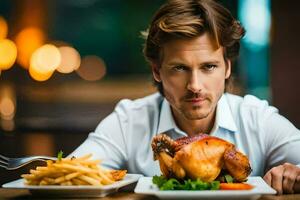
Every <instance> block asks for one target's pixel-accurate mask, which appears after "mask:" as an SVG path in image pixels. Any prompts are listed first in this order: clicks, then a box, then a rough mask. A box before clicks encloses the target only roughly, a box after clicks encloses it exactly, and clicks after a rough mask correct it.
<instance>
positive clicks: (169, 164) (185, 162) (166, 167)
mask: <svg viewBox="0 0 300 200" xmlns="http://www.w3.org/2000/svg"><path fill="white" fill-rule="evenodd" d="M151 145H152V150H153V153H154V160H158V161H159V165H160V169H161V171H162V174H163V175H164V176H165V177H168V178H170V177H175V178H179V179H183V178H186V177H188V178H191V179H197V178H200V179H201V180H203V181H208V182H210V181H213V180H215V179H216V178H217V177H218V176H219V174H220V172H221V170H222V169H225V170H227V171H228V172H229V174H230V175H231V176H232V177H233V178H234V179H235V180H236V181H238V182H242V181H245V180H246V179H247V177H248V176H249V174H250V173H251V167H250V163H249V160H248V158H247V157H246V156H245V155H243V154H242V153H241V152H239V151H237V150H236V149H235V146H234V145H233V144H231V143H229V142H227V141H225V140H222V139H220V138H217V137H213V136H209V135H207V134H199V135H197V136H194V137H183V138H179V139H177V140H172V139H171V138H170V137H168V136H167V135H165V134H160V135H157V136H155V137H154V138H153V140H152V144H151Z"/></svg>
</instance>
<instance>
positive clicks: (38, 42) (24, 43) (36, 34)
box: [15, 27, 46, 69]
mask: <svg viewBox="0 0 300 200" xmlns="http://www.w3.org/2000/svg"><path fill="white" fill-rule="evenodd" d="M45 38H46V36H45V33H44V32H43V31H42V30H41V29H39V28H36V27H28V28H25V29H23V30H22V31H21V32H19V33H18V35H17V37H16V40H15V41H16V45H17V47H18V57H17V62H18V63H19V64H20V65H21V66H22V67H24V68H26V69H27V68H28V67H29V64H30V58H31V55H32V53H33V52H34V51H35V50H36V49H37V48H39V47H40V46H42V45H43V43H44V41H45Z"/></svg>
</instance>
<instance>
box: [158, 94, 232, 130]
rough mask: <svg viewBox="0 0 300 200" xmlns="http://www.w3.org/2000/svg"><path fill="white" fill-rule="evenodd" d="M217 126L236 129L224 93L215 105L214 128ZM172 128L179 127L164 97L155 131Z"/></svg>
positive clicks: (176, 128)
mask: <svg viewBox="0 0 300 200" xmlns="http://www.w3.org/2000/svg"><path fill="white" fill-rule="evenodd" d="M218 127H222V128H224V129H227V130H229V131H232V132H235V131H237V127H236V124H235V122H234V119H233V116H232V113H231V110H230V107H229V104H228V101H227V98H226V95H225V94H223V95H222V97H221V98H220V100H219V102H218V105H217V113H216V121H215V125H214V129H215V128H216V129H217V128H218ZM172 129H175V130H176V131H178V130H179V128H178V127H177V125H176V123H175V121H174V118H173V115H172V111H171V107H170V104H169V102H168V101H167V100H166V99H165V98H164V100H163V102H162V105H161V110H160V117H159V124H158V129H157V133H158V134H160V133H163V132H167V131H169V130H172ZM180 132H181V131H180Z"/></svg>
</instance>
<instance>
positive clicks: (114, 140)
mask: <svg viewBox="0 0 300 200" xmlns="http://www.w3.org/2000/svg"><path fill="white" fill-rule="evenodd" d="M89 153H92V155H93V159H100V160H101V161H102V162H101V165H102V166H104V167H107V168H112V169H124V168H126V166H125V163H126V160H127V156H126V146H125V142H124V134H123V130H122V125H121V122H120V120H119V117H118V115H117V113H116V112H113V113H111V114H110V115H109V116H107V117H106V118H105V119H104V120H103V121H102V122H101V123H100V124H99V125H98V126H97V128H96V130H95V131H94V132H92V133H90V134H89V136H88V138H87V139H86V140H85V141H84V142H83V143H82V144H81V145H80V146H79V147H78V148H77V149H76V150H75V151H74V152H72V153H71V155H69V156H76V157H79V156H83V155H86V154H89Z"/></svg>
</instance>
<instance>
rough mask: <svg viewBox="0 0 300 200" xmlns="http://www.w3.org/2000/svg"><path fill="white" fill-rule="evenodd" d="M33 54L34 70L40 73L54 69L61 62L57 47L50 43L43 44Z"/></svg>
mask: <svg viewBox="0 0 300 200" xmlns="http://www.w3.org/2000/svg"><path fill="white" fill-rule="evenodd" d="M34 54H35V56H36V57H35V58H36V60H35V64H36V65H35V66H34V67H36V70H37V71H38V72H41V73H48V72H50V71H55V70H56V69H57V67H58V66H59V64H60V62H61V55H60V52H59V50H58V48H57V47H56V46H54V45H52V44H45V45H43V46H42V47H40V48H38V49H37V50H36V52H34Z"/></svg>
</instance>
